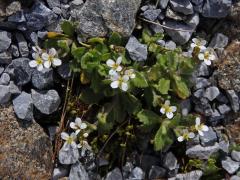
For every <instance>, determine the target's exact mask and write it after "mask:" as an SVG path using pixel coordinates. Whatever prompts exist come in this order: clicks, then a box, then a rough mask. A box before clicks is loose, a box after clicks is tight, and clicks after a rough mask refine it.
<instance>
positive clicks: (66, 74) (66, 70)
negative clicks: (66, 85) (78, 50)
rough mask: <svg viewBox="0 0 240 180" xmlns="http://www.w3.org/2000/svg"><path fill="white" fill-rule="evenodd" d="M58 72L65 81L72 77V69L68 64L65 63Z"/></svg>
mask: <svg viewBox="0 0 240 180" xmlns="http://www.w3.org/2000/svg"><path fill="white" fill-rule="evenodd" d="M57 72H58V74H59V75H60V76H61V77H62V78H63V79H65V80H68V79H69V78H71V76H72V73H71V69H70V67H69V64H68V63H64V64H62V65H61V66H60V67H58V69H57Z"/></svg>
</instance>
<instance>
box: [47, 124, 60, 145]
mask: <svg viewBox="0 0 240 180" xmlns="http://www.w3.org/2000/svg"><path fill="white" fill-rule="evenodd" d="M57 129H58V126H49V127H47V130H48V134H49V137H50V139H51V141H54V139H55V135H56V133H57Z"/></svg>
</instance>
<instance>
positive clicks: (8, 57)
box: [0, 51, 12, 65]
mask: <svg viewBox="0 0 240 180" xmlns="http://www.w3.org/2000/svg"><path fill="white" fill-rule="evenodd" d="M11 62H12V54H11V53H10V52H9V51H5V52H2V53H0V64H4V65H6V64H10V63H11Z"/></svg>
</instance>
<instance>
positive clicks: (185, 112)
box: [180, 99, 192, 116]
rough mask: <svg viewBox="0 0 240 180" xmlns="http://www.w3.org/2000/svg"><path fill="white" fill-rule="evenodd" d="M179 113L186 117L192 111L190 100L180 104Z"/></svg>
mask: <svg viewBox="0 0 240 180" xmlns="http://www.w3.org/2000/svg"><path fill="white" fill-rule="evenodd" d="M180 107H181V112H182V115H183V116H187V115H188V114H189V112H190V111H191V109H192V104H191V100H190V99H186V100H183V101H182V102H181V104H180Z"/></svg>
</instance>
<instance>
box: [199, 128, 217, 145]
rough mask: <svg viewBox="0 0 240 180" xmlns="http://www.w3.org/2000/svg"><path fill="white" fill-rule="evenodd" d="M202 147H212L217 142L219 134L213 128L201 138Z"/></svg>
mask: <svg viewBox="0 0 240 180" xmlns="http://www.w3.org/2000/svg"><path fill="white" fill-rule="evenodd" d="M200 141H201V144H202V146H205V147H206V146H212V145H214V144H215V142H217V134H216V132H215V131H214V130H213V128H212V127H209V129H208V131H205V132H204V135H203V136H200Z"/></svg>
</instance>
